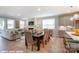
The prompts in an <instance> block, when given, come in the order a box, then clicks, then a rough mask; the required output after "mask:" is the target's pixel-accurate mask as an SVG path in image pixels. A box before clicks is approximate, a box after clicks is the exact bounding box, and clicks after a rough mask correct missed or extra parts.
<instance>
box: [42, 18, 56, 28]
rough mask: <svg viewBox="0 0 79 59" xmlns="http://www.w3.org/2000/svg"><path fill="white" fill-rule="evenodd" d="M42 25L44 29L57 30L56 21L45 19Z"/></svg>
mask: <svg viewBox="0 0 79 59" xmlns="http://www.w3.org/2000/svg"><path fill="white" fill-rule="evenodd" d="M42 24H43V29H55V19H44V20H43V21H42Z"/></svg>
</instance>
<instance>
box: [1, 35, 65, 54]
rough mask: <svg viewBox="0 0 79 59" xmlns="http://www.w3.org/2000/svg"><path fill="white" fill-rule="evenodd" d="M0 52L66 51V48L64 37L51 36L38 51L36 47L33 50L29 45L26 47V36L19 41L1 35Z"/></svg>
mask: <svg viewBox="0 0 79 59" xmlns="http://www.w3.org/2000/svg"><path fill="white" fill-rule="evenodd" d="M0 52H1V53H3V52H5V53H18V52H19V53H64V52H65V48H64V45H63V39H62V38H57V37H54V38H52V37H51V40H50V42H49V43H48V44H47V45H45V47H44V48H43V47H42V46H41V49H40V51H36V47H35V48H34V51H31V48H30V47H29V48H28V49H26V46H25V41H24V37H22V39H18V40H17V41H8V40H6V39H3V38H1V37H0Z"/></svg>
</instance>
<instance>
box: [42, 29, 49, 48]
mask: <svg viewBox="0 0 79 59" xmlns="http://www.w3.org/2000/svg"><path fill="white" fill-rule="evenodd" d="M48 40H49V31H48V29H45V30H44V37H43V40H42V41H41V43H42V45H43V48H44V46H45V45H47V42H48Z"/></svg>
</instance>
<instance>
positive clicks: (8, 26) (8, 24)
mask: <svg viewBox="0 0 79 59" xmlns="http://www.w3.org/2000/svg"><path fill="white" fill-rule="evenodd" d="M14 26H15V25H14V20H12V19H8V20H7V28H8V29H13V28H14Z"/></svg>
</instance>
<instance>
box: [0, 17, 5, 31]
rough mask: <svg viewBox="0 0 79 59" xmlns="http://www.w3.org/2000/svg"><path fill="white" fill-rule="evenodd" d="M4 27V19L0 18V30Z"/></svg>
mask: <svg viewBox="0 0 79 59" xmlns="http://www.w3.org/2000/svg"><path fill="white" fill-rule="evenodd" d="M3 29H4V19H3V18H0V30H3Z"/></svg>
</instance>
